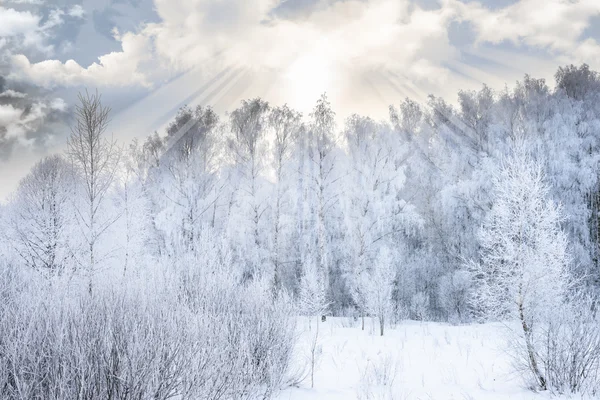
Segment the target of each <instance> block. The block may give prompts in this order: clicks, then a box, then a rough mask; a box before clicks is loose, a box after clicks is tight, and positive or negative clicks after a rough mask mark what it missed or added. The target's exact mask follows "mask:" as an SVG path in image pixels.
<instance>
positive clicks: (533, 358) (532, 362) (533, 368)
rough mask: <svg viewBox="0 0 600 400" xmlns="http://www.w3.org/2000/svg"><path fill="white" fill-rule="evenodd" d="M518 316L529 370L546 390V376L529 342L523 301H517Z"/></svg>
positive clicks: (541, 387) (529, 331)
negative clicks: (523, 336)
mask: <svg viewBox="0 0 600 400" xmlns="http://www.w3.org/2000/svg"><path fill="white" fill-rule="evenodd" d="M519 318H520V319H521V326H522V327H523V333H524V334H525V345H526V347H527V356H528V358H529V367H530V368H531V372H533V374H534V375H535V377H536V379H537V381H538V383H539V385H540V389H542V390H546V389H547V385H546V378H544V376H543V375H542V373H541V372H540V369H539V367H538V364H537V359H536V356H535V349H534V347H533V343H532V342H531V333H532V332H531V329H530V328H529V326H528V325H527V321H525V311H524V310H523V302H519Z"/></svg>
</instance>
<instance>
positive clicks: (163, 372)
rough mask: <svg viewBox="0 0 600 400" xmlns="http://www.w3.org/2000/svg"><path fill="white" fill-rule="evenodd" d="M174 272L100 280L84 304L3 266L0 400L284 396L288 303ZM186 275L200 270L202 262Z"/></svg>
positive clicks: (261, 291) (290, 335)
mask: <svg viewBox="0 0 600 400" xmlns="http://www.w3.org/2000/svg"><path fill="white" fill-rule="evenodd" d="M188 260H191V258H190V259H188ZM177 267H178V266H173V265H172V266H170V268H171V270H169V271H168V274H169V275H167V271H166V270H165V271H159V272H155V273H154V274H147V275H144V276H143V277H141V279H139V280H136V279H133V278H132V279H130V280H129V281H127V282H116V281H107V280H104V281H100V280H98V282H95V283H94V287H95V290H94V292H93V293H91V294H90V293H89V291H87V290H86V286H85V285H73V284H72V282H77V280H72V279H69V278H68V277H57V278H55V279H54V280H52V281H48V280H46V279H40V278H39V275H36V274H35V273H33V272H31V271H28V270H26V269H23V268H21V269H17V268H14V267H11V266H3V267H2V271H1V274H0V276H2V277H3V279H2V280H0V296H1V297H2V300H3V301H2V304H1V305H0V397H1V398H3V399H78V398H85V399H168V398H174V397H177V396H180V397H181V398H186V399H224V398H268V397H270V395H271V394H272V393H273V392H274V391H276V390H278V389H279V388H281V387H282V386H283V385H285V384H286V379H288V377H289V363H290V359H291V357H292V350H293V348H294V343H295V336H294V329H295V326H294V323H293V319H290V318H289V312H288V311H289V308H288V306H287V304H288V303H287V302H285V301H281V302H278V303H277V304H273V302H272V301H271V298H270V295H269V293H270V292H269V291H268V290H267V289H266V287H267V285H264V284H261V283H260V282H258V283H255V284H247V285H245V286H243V287H242V286H240V285H239V283H237V282H234V281H232V280H229V279H227V277H226V276H223V274H224V270H223V269H221V270H212V271H211V272H210V273H209V274H207V275H204V276H205V277H208V275H212V276H213V279H206V280H202V279H200V277H201V275H202V274H197V275H193V274H188V275H187V276H186V275H184V270H183V269H182V268H177ZM189 269H196V270H205V268H204V265H203V264H202V263H201V261H200V260H199V259H196V261H195V263H194V265H193V266H190V268H189ZM188 272H189V271H188ZM25 275H26V276H25ZM151 276H153V278H151ZM184 276H185V278H184ZM191 287H194V291H193V292H192V291H191V290H190V288H191ZM191 297H193V301H190V298H191Z"/></svg>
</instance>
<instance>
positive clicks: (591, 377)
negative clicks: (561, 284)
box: [539, 295, 600, 396]
mask: <svg viewBox="0 0 600 400" xmlns="http://www.w3.org/2000/svg"><path fill="white" fill-rule="evenodd" d="M597 308H598V303H597V300H596V301H594V300H593V299H592V298H590V297H588V296H587V295H580V296H578V297H576V298H574V299H571V300H570V302H569V303H568V304H566V305H565V306H563V307H562V309H561V310H558V312H557V313H556V314H555V318H553V319H552V321H551V322H550V323H549V324H548V325H547V326H544V327H542V329H541V331H542V333H541V335H540V340H541V342H542V343H541V345H540V346H539V347H540V353H541V355H540V358H541V360H542V365H543V368H544V370H545V371H546V379H547V381H548V386H549V387H550V388H551V389H552V390H554V391H557V392H573V393H576V392H578V393H584V394H587V395H591V396H596V395H598V394H600V328H599V327H600V315H598V313H597Z"/></svg>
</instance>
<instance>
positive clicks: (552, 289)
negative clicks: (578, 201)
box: [470, 150, 569, 390]
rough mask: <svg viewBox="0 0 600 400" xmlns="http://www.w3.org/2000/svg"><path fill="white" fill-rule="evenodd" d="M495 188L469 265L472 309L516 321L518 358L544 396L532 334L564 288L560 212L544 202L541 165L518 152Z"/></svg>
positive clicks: (556, 304) (564, 256) (560, 298)
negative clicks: (476, 256) (477, 255)
mask: <svg viewBox="0 0 600 400" xmlns="http://www.w3.org/2000/svg"><path fill="white" fill-rule="evenodd" d="M494 185H495V200H494V203H493V206H492V209H491V211H490V213H489V215H488V217H487V220H486V221H485V223H484V224H483V226H482V228H481V231H480V234H479V239H480V242H481V251H482V255H481V260H482V261H481V263H472V264H471V265H470V270H471V271H472V273H473V275H472V276H473V278H474V280H475V282H476V291H475V292H474V296H473V298H472V305H473V307H474V309H475V310H477V311H479V312H481V315H482V316H483V317H491V318H495V319H510V318H516V319H518V321H519V324H520V326H521V329H522V333H523V337H524V341H525V346H524V354H523V358H525V359H526V362H527V365H528V368H529V370H530V371H531V373H532V374H533V376H534V378H535V381H536V386H537V387H539V388H540V389H542V390H545V389H546V388H547V378H546V376H545V373H544V371H543V370H542V368H541V365H540V360H539V356H538V354H539V352H538V349H537V348H536V341H535V335H534V333H535V332H536V331H535V330H536V327H537V325H538V324H543V323H544V322H547V321H549V319H550V315H551V313H552V312H553V310H557V309H558V308H559V306H560V304H561V303H562V302H563V300H564V298H565V294H566V292H567V288H568V283H569V278H568V273H567V266H568V264H569V256H568V254H567V239H566V236H565V234H564V233H563V231H562V230H561V228H560V222H561V220H562V216H561V210H560V207H558V206H557V205H556V204H554V203H553V202H552V201H550V200H548V199H547V197H548V186H547V185H546V183H545V182H544V174H543V172H542V168H541V166H540V164H539V163H538V162H536V161H534V160H533V159H532V158H531V157H530V156H529V155H528V154H527V153H526V152H525V151H523V150H517V152H516V154H515V155H514V157H512V158H511V159H510V160H509V161H508V162H506V163H505V164H504V165H503V166H502V167H501V169H500V172H499V173H498V175H497V176H496V178H495V181H494Z"/></svg>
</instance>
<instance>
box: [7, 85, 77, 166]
mask: <svg viewBox="0 0 600 400" xmlns="http://www.w3.org/2000/svg"><path fill="white" fill-rule="evenodd" d="M68 124H69V112H68V106H67V103H65V101H64V100H62V99H61V98H60V97H56V96H55V95H53V94H52V93H45V92H43V91H41V90H40V89H39V88H37V87H35V86H32V85H28V84H25V83H22V82H13V81H10V80H7V79H6V78H5V77H2V76H0V161H6V160H8V159H9V158H11V157H14V156H18V154H16V153H17V152H18V151H24V150H27V151H32V150H33V151H34V152H37V153H44V152H45V151H46V150H47V148H48V147H51V146H53V145H55V144H56V143H57V142H62V141H64V136H65V133H66V132H67V130H68V129H67V126H68Z"/></svg>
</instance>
